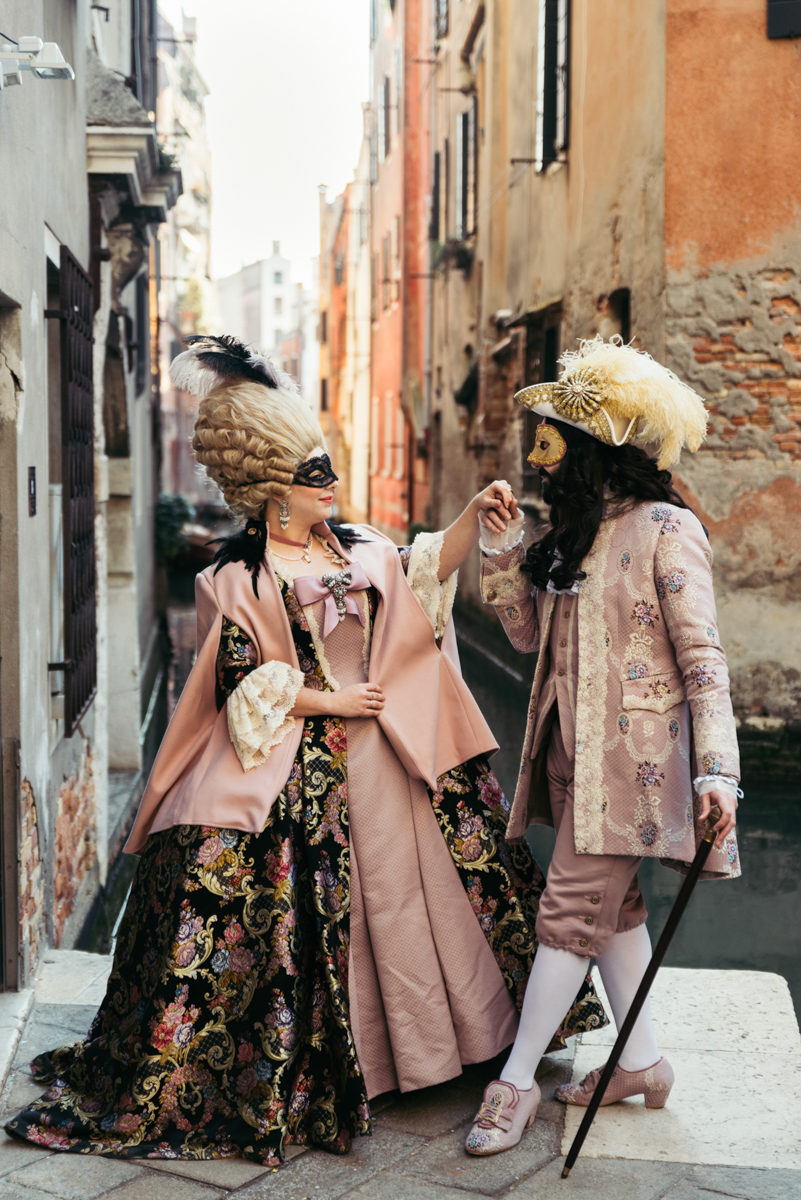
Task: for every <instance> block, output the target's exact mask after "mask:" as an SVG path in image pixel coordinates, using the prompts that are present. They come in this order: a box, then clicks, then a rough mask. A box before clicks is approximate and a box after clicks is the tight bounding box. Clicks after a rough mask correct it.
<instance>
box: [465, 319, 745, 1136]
mask: <svg viewBox="0 0 801 1200" xmlns="http://www.w3.org/2000/svg"><path fill="white" fill-rule="evenodd" d="M561 362H562V363H563V365H564V367H565V370H564V373H563V375H562V378H561V380H560V381H559V382H558V383H556V384H539V385H536V386H533V387H528V388H525V389H524V390H523V391H522V392H519V393H518V395H517V397H516V399H517V400H519V401H520V403H521V404H523V405H525V406H526V407H527V408H529V409H531V411H533V412H536V413H539V414H540V415H541V417H542V424H540V426H539V427H538V428H537V431H536V436H535V444H534V450H533V451H532V453H531V455H530V456H529V460H530V461H531V462H533V463H535V464H537V465H538V466H539V469H540V476H541V479H542V495H543V499H544V500H545V501H546V503H547V504H549V505H550V521H549V525H548V526H547V527H546V528H545V530H544V532H543V534H542V535H541V536H540V537H539V539H538V540H537V541H535V542H534V544H533V545H531V546H529V548H528V550H527V551H526V550H525V549H524V548H523V545H522V537H523V531H522V525H523V519H522V517H520V516H519V515H515V517H514V519H513V520H512V521H511V522H509V525H508V528H507V530H506V532H505V533H503V534H500V535H499V534H497V533H496V532H495V531H494V527H495V526H496V525H497V522H496V521H494V522H493V523H492V525H491V526H490V525H489V523H488V524H487V525H486V526H485V527H484V528H483V530H482V535H481V546H482V594H483V597H484V600H485V602H486V603H488V604H492V605H494V607H495V611H496V613H497V614H498V616H499V617H500V620H501V622H502V623H503V626H504V628H505V629H506V632H507V634H508V636H509V639H510V641H511V642H512V644H513V645H514V646H515V648H516V649H517V650H519V651H520V652H521V653H530V652H532V651H539V658H538V661H537V667H536V671H535V675H534V684H533V690H532V697H531V705H530V707H529V713H528V727H527V732H526V738H525V743H524V746H523V755H522V763H521V769H520V777H519V784H518V788H517V793H516V796H515V800H514V804H513V806H512V812H511V816H510V820H509V826H508V836H509V837H520V836H521V835H522V834H523V832H524V830H525V828H526V826H527V825H528V824H530V823H535V824H544V825H551V826H553V827H554V828H555V830H556V846H555V849H554V855H553V859H552V861H551V865H550V868H549V871H548V880H547V884H546V887H545V891H544V893H543V896H542V899H541V901H540V906H539V912H538V915H537V922H536V932H537V938H538V940H539V950H538V953H537V958H536V960H535V963H534V966H533V968H532V971H531V976H530V978H529V981H528V985H527V990H526V998H525V1002H524V1005H523V1010H522V1013H521V1018H520V1027H519V1030H518V1034H517V1038H516V1040H515V1044H514V1046H513V1048H512V1053H511V1055H510V1057H509V1059H508V1061H507V1063H506V1066H505V1067H504V1069H503V1071H502V1072H501V1076H500V1079H497V1080H493V1082H492V1083H490V1084H489V1086H488V1087H487V1089H486V1091H485V1093H484V1103H483V1104H482V1107H481V1109H480V1110H479V1113H478V1116H477V1118H476V1121H475V1123H474V1125H473V1128H472V1129H471V1131H470V1133H469V1134H468V1137H467V1141H466V1149H467V1150H468V1152H469V1153H471V1154H495V1153H497V1152H498V1151H501V1150H507V1149H509V1148H510V1147H511V1146H514V1145H515V1144H516V1143H517V1142H518V1141H519V1140H520V1136H521V1134H522V1131H523V1129H524V1128H525V1126H526V1124H530V1123H531V1121H533V1119H534V1115H535V1114H536V1111H537V1105H538V1103H539V1098H540V1097H539V1089H538V1087H537V1084H536V1083H535V1082H534V1072H535V1070H536V1067H537V1064H538V1063H539V1060H540V1057H541V1056H542V1054H543V1053H544V1052H545V1050H546V1048H547V1047H548V1045H549V1043H550V1041H551V1038H552V1037H553V1030H554V1029H555V1027H556V1025H557V1024H558V1023H559V1020H560V1019H561V1012H562V1009H563V1007H564V1004H565V1003H566V1002H569V997H571V996H572V995H574V993H575V990H576V985H577V983H578V982H579V981H580V980H581V979H583V978H584V976H585V974H586V971H587V966H588V960H589V959H590V958H591V957H592V958H595V959H596V960H597V963H598V968H599V970H600V973H601V978H602V980H603V983H604V987H605V989H606V993H607V995H608V997H609V1002H610V1005H611V1008H612V1012H613V1014H614V1017H615V1021H616V1022H617V1026H618V1029H619V1028H620V1027H621V1025H622V1023H623V1020H624V1018H625V1017H626V1014H627V1013H628V1010H629V1007H630V1004H631V1001H632V1000H633V998H634V994H635V992H636V990H637V987H638V986H639V984H640V981H641V980H642V977H643V974H644V972H645V968H646V967H647V965H648V962H649V960H650V957H651V945H650V941H649V938H648V932H647V930H646V927H645V919H646V911H645V905H644V903H643V898H642V895H641V894H640V890H639V887H638V885H637V869H638V866H639V864H640V863H641V861H642V859H643V857H656V858H660V859H661V860H662V861H663V862H664V863H665V864H666V865H668V866H671V867H674V868H676V869H677V870H679V871H684V870H686V865H687V864H688V863H689V862H690V861H691V860H692V859H693V857H694V855H695V851H696V847H697V844H698V842H699V841H700V838H701V835H702V833H703V831H704V826H705V822H706V818H707V816H708V814H709V811H710V808H711V806H712V805H714V804H716V805H717V806H718V807H719V808H720V810H721V817H720V819H719V821H718V822H717V824H716V827H715V828H716V830H717V838H716V842H715V847H714V848H713V851H712V853H711V854H710V857H709V859H708V868H707V871H706V873H705V877H707V878H709V877H712V878H732V877H734V876H737V875H739V874H740V868H739V861H738V853H737V843H736V840H735V836H734V826H735V810H736V808H737V796H738V795H740V796H741V795H742V793H741V792H739V791H738V777H739V759H738V753H737V738H736V735H735V727H734V717H733V715H732V707H731V699H730V696H729V680H728V672H727V670H726V660H725V656H724V653H723V650H722V648H721V645H720V641H719V638H718V631H717V623H716V616H715V600H714V595H713V591H712V552H711V550H710V547H709V542H708V540H707V536H706V531H705V530H704V528H703V526H702V525H701V523H700V522H699V521H698V519H697V518H696V517H695V515H694V514H693V513H692V512H691V510H690V509H689V508H688V507H687V505H686V504H685V503H684V501H683V500H682V499H681V497H680V496H679V495H678V493H677V492H676V491H675V490H674V488H673V485H672V482H671V476H670V473H669V471H668V470H667V469H666V468H667V467H669V466H670V465H671V464H672V463H674V462H676V461H677V460H678V458H679V454H680V452H681V449H682V446H683V445H685V444H686V445H687V446H688V447H689V449H690V450H697V449H698V446H699V445H700V443H701V441H702V439H703V437H704V433H705V430H706V413H705V411H704V407H703V404H702V402H701V400H700V399H699V397H698V396H696V395H695V393H694V392H692V391H691V390H690V389H689V388H688V387H686V386H685V385H684V384H682V383H681V382H680V381H679V380H678V379H677V378H676V377H675V376H674V375H672V374H671V372H669V371H668V370H666V368H664V367H662V366H660V365H659V364H658V363H656V362H654V360H653V359H652V358H650V356H649V355H647V354H644V353H642V352H638V351H636V350H634V349H633V348H632V347H630V346H625V345H623V344H622V343H621V342H620V339H616V341H615V342H613V343H612V344H605V343H604V342H603V341H602V340H601V339H600V338H596V339H595V340H594V341H591V342H584V343H582V345H581V348H580V349H579V351H578V352H576V353H569V354H565V355H564V356H563V358H562V359H561ZM635 434H637V435H638V436H639V437H640V438H641V439H642V440H644V441H646V442H651V443H654V442H655V443H657V444H658V447H659V451H658V458H657V459H656V460H654V459H653V458H650V457H649V456H648V455H647V454H646V453H645V451H644V450H642V449H640V448H638V447H636V446H633V445H631V444H630V442H631V439H632V438H633V437H634V436H635ZM512 507H513V508H514V509H516V505H514V503H513V504H512ZM693 776H694V778H693ZM693 789H694V790H695V799H693ZM602 1069H603V1068H602V1067H601V1068H599V1069H597V1070H594V1071H592V1072H591V1073H590V1074H589V1075H588V1076H587V1077H586V1079H584V1080H582V1081H581V1082H580V1083H577V1084H568V1085H565V1086H564V1087H562V1088H560V1089H558V1091H557V1098H558V1099H560V1100H562V1101H564V1102H565V1103H567V1104H576V1105H583V1106H586V1105H587V1104H589V1101H590V1099H591V1097H592V1094H593V1091H594V1089H595V1087H596V1086H597V1084H598V1082H599V1079H600V1075H601V1071H602ZM672 1083H673V1071H672V1069H671V1067H670V1064H669V1063H668V1062H667V1060H666V1059H664V1058H662V1057H661V1056H660V1054H659V1050H658V1048H657V1044H656V1039H655V1036H654V1030H653V1025H652V1023H651V1015H650V1009H649V1006H648V1004H646V1005H645V1007H644V1008H643V1010H642V1012H641V1014H640V1016H639V1018H638V1020H637V1023H636V1025H635V1026H634V1030H633V1032H632V1035H631V1037H630V1038H629V1041H628V1043H627V1045H626V1048H625V1049H624V1051H623V1055H622V1057H621V1059H620V1064H619V1065H618V1067H617V1068H616V1070H615V1073H614V1075H613V1076H612V1080H611V1082H610V1085H609V1088H608V1090H607V1092H606V1094H605V1096H604V1099H603V1101H602V1103H603V1104H612V1103H614V1102H615V1101H617V1100H622V1099H623V1098H624V1097H627V1096H637V1095H643V1096H644V1097H645V1104H646V1106H647V1107H649V1108H661V1107H662V1106H664V1104H665V1102H666V1100H667V1098H668V1094H669V1092H670V1088H671V1086H672Z"/></svg>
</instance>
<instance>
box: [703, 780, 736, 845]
mask: <svg viewBox="0 0 801 1200" xmlns="http://www.w3.org/2000/svg"><path fill="white" fill-rule="evenodd" d="M715 805H717V806H718V808H719V809H720V820H719V821H718V823H717V824H716V825H715V832H716V833H717V837H716V838H715V846H716V848H717V849H718V850H719V849H720V848H721V846H722V845H723V842H724V840H725V838H726V836H727V834H729V833H731V831H732V830H733V829H734V827H735V825H736V824H737V797H736V796H733V795H732V794H731V792H730V791H729V789H728V788H720V789H719V790H717V791H714V792H704V794H703V795H702V796H701V813H700V815H699V817H698V823H699V825H706V821H707V817H708V816H709V813H710V810H711V809H712V808H714V806H715Z"/></svg>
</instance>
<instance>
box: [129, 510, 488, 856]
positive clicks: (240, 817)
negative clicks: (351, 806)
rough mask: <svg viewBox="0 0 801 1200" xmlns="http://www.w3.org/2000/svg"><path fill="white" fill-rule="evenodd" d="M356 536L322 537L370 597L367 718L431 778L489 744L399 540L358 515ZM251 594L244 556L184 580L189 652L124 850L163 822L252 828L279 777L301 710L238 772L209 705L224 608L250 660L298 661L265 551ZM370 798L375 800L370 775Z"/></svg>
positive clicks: (324, 530) (260, 823)
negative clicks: (192, 603)
mask: <svg viewBox="0 0 801 1200" xmlns="http://www.w3.org/2000/svg"><path fill="white" fill-rule="evenodd" d="M358 529H359V531H360V532H361V534H362V536H363V537H364V538H365V539H369V540H365V541H364V542H359V543H357V544H356V545H355V546H353V548H352V549H351V550H345V549H344V548H343V547H342V546H341V545H340V543H339V541H338V540H337V538H336V537H334V535H333V534H332V533H331V531H330V530H329V528H328V526H327V525H325V524H321V525H318V526H316V527H315V532H316V533H319V534H320V535H321V536H322V537H325V538H326V539H327V541H328V542H330V544H331V545H332V546H333V547H334V549H335V550H336V551H337V553H338V554H340V555H341V556H342V557H343V558H344V559H345V560H346V561H348V562H353V561H355V562H358V563H360V564H361V566H362V567H363V568H364V571H365V574H366V575H367V578H368V579H369V581H370V583H371V584H373V586H374V587H375V588H376V589H377V591H378V593H379V597H380V602H379V605H378V609H377V612H376V617H375V624H374V628H373V638H372V646H371V652H370V673H369V682H370V683H376V684H378V685H380V687H381V688H382V690H383V692H384V695H385V697H386V705H385V708H384V710H383V712H382V713H381V715H380V716H379V717H377V718H375V719H376V720H378V721H379V722H380V724H381V727H382V729H383V731H384V733H385V734H386V736H387V738H388V739H389V741H390V743H391V744H392V746H393V748H394V750H395V752H396V754H397V755H398V758H399V759H400V760H401V762H402V763H403V765H404V767H405V768H406V770H407V771H408V772H409V774H410V775H411V776H412V777H413V778H416V779H422V780H424V781H425V782H426V783H427V784H428V785H429V787H432V788H433V787H435V786H436V781H437V778H438V777H439V776H440V775H442V774H444V773H445V772H446V771H448V770H450V769H451V768H452V767H455V766H457V765H458V764H459V763H462V762H466V761H467V760H468V759H470V758H473V757H475V756H477V755H480V754H483V755H489V754H493V753H494V752H495V751H496V750H497V749H498V743H497V742H496V741H495V739H494V737H493V736H492V732H491V731H490V728H489V726H488V725H487V723H486V721H485V720H484V718H483V716H482V715H481V712H480V710H479V708H478V705H477V704H476V702H475V700H474V699H473V696H472V694H471V693H470V690H469V689H468V687H467V685H466V684H465V682H464V680H463V679H462V674H461V670H460V667H459V657H458V653H457V649H456V636H455V633H454V629H453V621H450V622H449V623H448V627H447V629H446V631H445V635H444V637H443V639H442V644H441V647H439V646H438V645H437V642H436V638H435V636H434V630H433V629H432V627H431V623H430V622H429V620H428V618H427V617H426V615H425V613H424V612H423V609H422V606H421V605H420V602H419V601H418V600H417V598H416V596H415V595H414V593H413V592H412V590H411V588H410V587H409V584H408V582H407V580H406V576H405V574H404V571H403V567H402V565H401V561H400V557H399V555H398V548H397V546H395V545H394V543H393V542H391V541H390V540H389V539H388V538H386V537H385V536H384V535H383V534H382V533H379V532H378V531H377V530H375V529H372V528H371V527H370V526H367V525H363V526H359V527H358ZM258 587H259V599H256V597H255V596H254V594H253V588H252V585H251V577H250V575H249V573H248V572H247V570H246V569H245V566H244V564H243V563H228V564H226V565H225V566H224V567H222V569H221V570H220V571H219V572H217V573H216V574H215V569H214V567H207V568H206V570H205V571H203V572H201V574H200V575H198V577H197V580H196V582H195V598H196V602H197V617H198V633H197V647H198V651H197V661H196V662H195V666H194V667H193V669H192V672H191V674H190V676H189V679H188V680H187V682H186V687H185V688H184V691H183V694H182V696H181V698H180V700H179V702H178V705H177V707H176V709H175V713H174V715H173V718H172V720H171V722H170V724H169V727H168V729H167V732H166V734H165V735H164V741H163V742H162V744H161V748H160V750H159V753H158V756H157V757H156V761H155V763H154V765H153V770H152V772H151V775H150V779H149V781H148V784H147V787H146V789H145V793H144V795H143V797H142V802H141V804H140V806H139V811H138V813H137V816H136V820H135V822H134V825H133V829H132V830H131V835H130V837H129V839H128V842H127V845H126V846H125V850H126V852H127V853H129V854H140V853H141V852H142V850H143V848H144V846H145V843H146V841H147V838H148V835H149V834H150V833H155V832H157V831H158V830H161V829H168V828H170V827H171V826H173V825H212V826H218V827H219V826H222V827H226V828H232V829H241V830H243V831H244V832H246V833H260V832H261V830H262V829H263V828H264V825H265V822H266V820H267V818H268V816H269V813H270V809H271V807H272V805H273V802H274V801H275V799H276V797H277V796H278V795H279V794H280V792H281V791H282V790H283V788H284V785H285V783H286V781H287V778H288V777H289V773H290V771H291V769H292V764H293V762H294V760H295V755H296V754H297V751H298V746H299V745H300V739H301V734H302V731H303V719H302V718H301V717H298V718H296V719H295V728H294V730H293V731H292V733H290V734H289V735H288V736H287V737H285V738H284V740H283V741H282V742H280V743H279V744H278V745H277V746H275V747H274V748H273V751H272V753H271V754H270V756H269V758H268V759H267V761H266V762H265V763H262V765H261V766H258V767H255V768H254V769H253V770H251V771H248V772H247V773H246V772H245V771H244V770H243V769H242V766H241V764H240V762H239V759H238V758H237V755H236V751H235V750H234V748H233V745H232V744H231V739H230V736H229V733H228V721H227V715H226V709H225V705H223V706H222V707H221V708H218V699H217V689H216V659H217V651H218V648H219V643H220V632H221V628H222V619H223V616H226V617H228V619H229V620H231V621H234V622H235V623H236V624H237V625H238V626H239V627H240V629H242V630H243V631H244V632H245V633H246V634H247V635H248V636H249V637H250V638H251V640H252V641H253V643H254V645H255V646H256V648H257V651H258V663H257V666H261V665H262V664H263V663H265V662H271V661H279V662H285V663H289V664H290V665H291V666H293V667H295V668H296V669H298V657H297V653H296V652H295V646H294V642H293V640H292V633H291V630H290V625H289V620H288V618H287V615H286V609H285V607H284V602H283V599H282V597H281V592H280V590H279V587H278V583H277V580H276V577H275V572H274V571H273V568H272V565H271V564H270V561H269V556H265V563H264V568H263V569H262V571H261V573H260V575H259V581H258ZM376 783H377V789H376V800H377V802H378V801H379V800H380V790H379V787H378V783H379V781H376Z"/></svg>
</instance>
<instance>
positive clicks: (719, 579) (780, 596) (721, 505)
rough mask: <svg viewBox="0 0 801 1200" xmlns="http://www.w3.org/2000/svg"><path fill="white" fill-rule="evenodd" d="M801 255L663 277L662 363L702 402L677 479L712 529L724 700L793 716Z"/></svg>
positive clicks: (794, 720) (796, 691)
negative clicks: (697, 429) (726, 673)
mask: <svg viewBox="0 0 801 1200" xmlns="http://www.w3.org/2000/svg"><path fill="white" fill-rule="evenodd" d="M799 259H801V255H799V253H797V252H795V251H793V247H792V246H789V248H788V253H787V259H786V260H785V261H784V262H782V261H781V259H779V260H778V261H776V260H773V261H772V262H770V261H767V262H766V261H765V260H764V259H763V260H762V261H761V262H757V263H754V262H746V263H741V264H735V265H733V266H731V267H729V268H725V269H724V268H714V269H713V268H710V269H709V270H708V271H707V272H706V273H704V274H702V275H699V276H697V277H696V278H688V277H687V274H686V273H682V274H678V273H676V274H674V275H673V276H672V277H670V276H669V278H668V281H667V287H666V294H665V301H666V304H665V331H666V345H667V352H668V354H667V361H668V365H669V366H670V367H672V368H673V370H675V371H676V373H677V374H678V375H680V376H681V377H682V378H683V379H685V380H687V382H688V383H689V384H690V385H691V386H692V387H694V388H695V389H696V390H697V391H698V392H699V393H700V394H701V395H702V396H703V398H704V400H705V402H706V405H707V408H708V410H709V415H710V430H709V436H708V438H707V441H706V442H705V443H704V445H703V446H702V447H701V449H700V450H699V452H698V453H697V454H696V455H694V456H684V457H683V459H682V462H681V465H680V466H679V468H678V469H677V479H678V481H679V485H680V486H681V488H682V491H683V492H684V494H685V497H686V499H687V500H688V501H689V503H690V504H691V505H692V506H693V508H695V510H696V512H698V514H699V516H700V517H701V519H702V520H703V521H704V523H705V524H706V525H707V526H708V528H709V534H710V541H711V544H712V547H713V550H714V554H715V587H716V592H717V594H718V603H719V615H720V627H721V636H722V639H723V644H724V646H725V647H726V651H727V654H728V658H729V667H730V672H731V677H732V698H733V700H734V704H735V710H736V711H737V713H738V715H739V716H740V718H741V719H742V720H743V721H744V722H749V721H750V722H753V721H757V722H759V721H763V722H764V720H769V721H772V722H774V723H776V725H777V728H778V727H779V726H782V727H784V726H785V725H786V726H787V727H788V728H789V727H790V726H793V727H796V728H797V727H798V725H799V724H801V672H799V670H798V666H797V664H798V661H799V658H800V657H801V610H799V606H798V596H799V589H798V580H799V578H801V540H800V539H799V537H798V528H799V523H800V522H801V261H799Z"/></svg>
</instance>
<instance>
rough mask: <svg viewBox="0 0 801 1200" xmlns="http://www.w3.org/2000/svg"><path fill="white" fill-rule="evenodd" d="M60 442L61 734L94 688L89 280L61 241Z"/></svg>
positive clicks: (69, 727) (71, 729) (75, 721)
mask: <svg viewBox="0 0 801 1200" xmlns="http://www.w3.org/2000/svg"><path fill="white" fill-rule="evenodd" d="M59 282H60V306H61V312H60V314H59V316H60V320H61V443H62V460H61V462H62V467H61V478H62V504H63V523H64V661H65V671H64V724H65V729H64V733H65V736H66V737H72V734H73V733H74V732H75V729H76V727H77V725H78V722H79V721H80V719H81V717H82V716H83V715H84V713H85V712H86V710H87V708H88V707H89V705H90V704H91V703H92V700H93V699H94V696H95V692H96V691H97V613H96V607H95V605H96V600H95V595H96V569H95V447H94V440H95V432H94V425H95V422H94V394H93V387H92V341H93V339H92V316H93V312H94V308H93V304H92V281H91V279H90V278H89V276H88V275H87V274H86V272H85V271H84V270H83V268H82V267H80V266H79V264H78V263H77V262H76V260H75V259H74V258H73V256H72V254H70V252H69V250H68V249H67V248H66V246H62V247H61V270H60V281H59Z"/></svg>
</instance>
